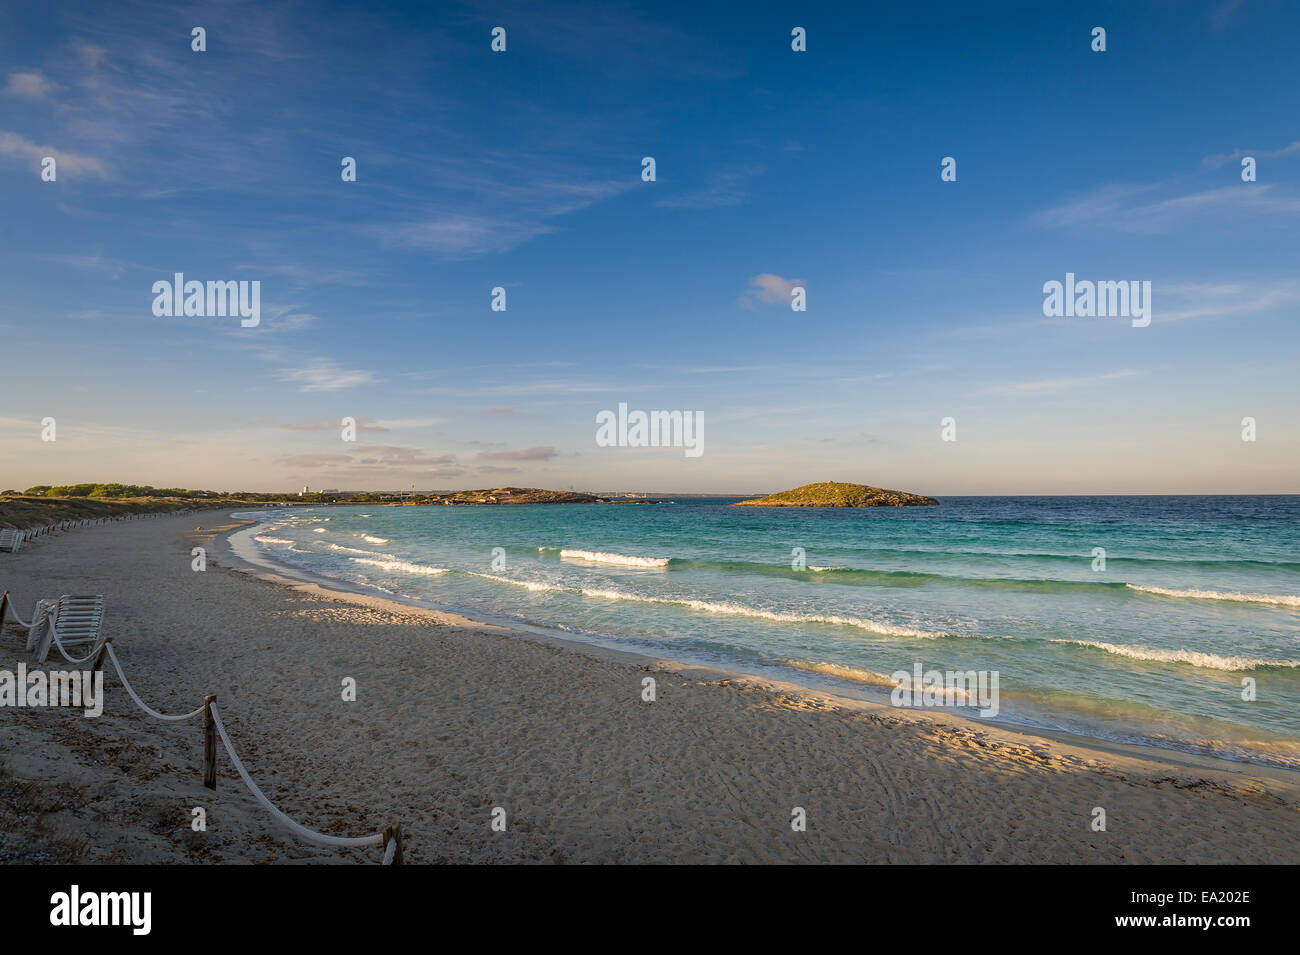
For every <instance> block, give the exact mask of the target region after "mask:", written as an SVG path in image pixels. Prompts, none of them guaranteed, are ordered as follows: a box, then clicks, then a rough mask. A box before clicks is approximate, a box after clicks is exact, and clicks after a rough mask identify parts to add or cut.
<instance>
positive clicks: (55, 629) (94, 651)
mask: <svg viewBox="0 0 1300 955" xmlns="http://www.w3.org/2000/svg"><path fill="white" fill-rule="evenodd" d="M46 626H48V627H49V628H50V636H52V637H53V638H54V645H55V646H56V647H58V648H59V652H60V653H61V654H63V659H65V660H67V661H68V662H69V663H71V664H73V665H74V666H75V665H76V664H80V663H88V662H89V661H90V660H92V659H94V657H95V655H96V654H97V653H99V648H100V647H101V646H103V645H104V644H105V643H106V642H107V641H104V640H96V641H95V645H94V646H93V647H92V648H91V650H90V652H89V653H87V654H86V655H85V656H84V657H78V658H76V659H73V658H72V657H70V656H68V651H67V650H65V649H64V648H63V641H62V640H60V639H59V628H58V626H57V625H56V624H55V623H47V624H46Z"/></svg>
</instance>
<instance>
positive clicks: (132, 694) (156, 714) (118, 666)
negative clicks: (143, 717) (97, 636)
mask: <svg viewBox="0 0 1300 955" xmlns="http://www.w3.org/2000/svg"><path fill="white" fill-rule="evenodd" d="M105 646H106V647H107V648H108V658H109V659H110V660H112V661H113V669H115V670H116V671H117V678H118V679H119V680H121V681H122V686H123V687H125V688H126V692H127V693H128V694H129V695H130V697H131V699H133V700H135V705H136V706H138V707H140V709H142V710H144V711H145V712H146V713H148V714H149V715H150V716H152V717H153V718H154V719H158V720H168V721H174V720H188V719H189V718H190V717H191V716H198V715H199V714H200V713H202V712H203V707H201V706H200V707H199V708H198V709H197V710H195V711H194V712H193V713H185V714H183V715H179V716H168V715H167V714H166V713H159V712H158V711H157V710H155V709H154V708H153V707H151V706H150V705H149V704H148V703H146V702H145V701H144V700H142V699H140V697H138V696H136V695H135V690H133V689H131V684H130V683H128V682H127V679H126V674H125V673H123V672H122V664H121V663H119V662H118V659H117V654H116V653H114V652H113V644H112V642H111V641H110V642H108V643H106V644H105Z"/></svg>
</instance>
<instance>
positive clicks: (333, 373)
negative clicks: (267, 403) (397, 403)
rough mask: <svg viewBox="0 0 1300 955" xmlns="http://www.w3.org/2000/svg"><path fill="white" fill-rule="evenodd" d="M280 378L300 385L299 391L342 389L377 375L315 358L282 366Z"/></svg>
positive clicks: (359, 383)
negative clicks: (296, 366)
mask: <svg viewBox="0 0 1300 955" xmlns="http://www.w3.org/2000/svg"><path fill="white" fill-rule="evenodd" d="M280 380H281V381H287V382H290V383H293V384H296V385H298V390H299V391H342V390H344V389H346V388H355V387H356V386H357V385H364V384H368V383H370V382H372V381H374V380H375V376H374V375H373V374H372V373H370V372H368V371H362V370H360V369H347V368H342V367H340V366H339V364H338V362H336V361H333V360H332V359H329V358H313V359H311V360H310V361H308V362H307V364H305V365H303V366H302V367H299V368H282V369H281V370H280Z"/></svg>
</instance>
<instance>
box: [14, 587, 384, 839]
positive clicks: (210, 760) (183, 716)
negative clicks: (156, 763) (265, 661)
mask: <svg viewBox="0 0 1300 955" xmlns="http://www.w3.org/2000/svg"><path fill="white" fill-rule="evenodd" d="M6 615H8V616H12V617H13V618H14V619H15V620H17V621H18V623H19V624H20V625H22V626H24V627H27V628H28V629H29V630H30V629H31V625H30V624H24V623H23V621H22V620H21V618H19V616H18V614H17V613H16V612H15V611H14V609H13V601H12V600H10V599H9V591H7V590H6V591H5V592H4V594H3V595H2V596H0V626H3V624H4V618H5V616H6ZM47 625H49V626H50V632H51V635H52V636H53V637H54V644H55V646H56V647H58V650H59V653H61V654H62V655H63V658H64V659H65V660H67V661H68V662H69V663H72V664H80V663H86V662H87V661H89V660H91V659H92V658H94V657H97V656H98V657H99V658H100V659H98V660H96V663H95V669H99V668H100V666H101V664H102V658H103V657H104V656H107V657H108V660H109V662H111V663H112V664H113V669H114V670H115V671H117V678H118V679H119V680H121V681H122V688H123V689H125V690H126V692H127V695H128V696H129V697H131V699H132V700H133V701H134V702H135V705H136V706H138V707H140V709H142V710H143V711H144V712H145V713H147V714H148V715H149V716H152V717H153V718H154V719H158V720H165V721H167V722H177V721H179V720H188V719H192V718H193V717H195V716H198V715H199V714H200V713H203V712H204V711H205V710H206V711H207V713H208V718H209V719H210V720H211V723H210V726H211V727H213V728H215V729H216V731H217V733H218V734H219V735H220V737H221V742H222V744H223V745H224V746H225V747H226V753H227V755H229V756H230V762H231V763H232V764H233V765H234V767H235V770H236V771H237V772H238V773H239V778H240V779H242V780H243V781H244V785H245V786H247V787H248V791H249V792H251V793H252V794H253V796H254V798H256V799H257V801H258V802H260V803H261V804H262V805H263V807H265V808H266V810H267V811H268V812H270V813H271V815H272V816H274V817H275V818H276V819H278V820H279V821H280V822H281V823H283V824H284V825H285V826H286V827H287V828H288V829H289V830H290V831H291V832H293V833H294V834H296V835H298V836H300V837H301V838H303V839H306V840H308V841H309V842H315V843H318V844H320V845H325V846H335V847H338V848H343V849H354V848H361V847H364V846H378V845H382V846H383V847H384V858H383V865H394V864H396V865H400V864H401V863H402V834H401V827H400V826H389V827H387V828H386V829H384V830H383V831H382V832H376V833H374V834H373V835H369V836H356V837H343V836H330V835H326V834H325V833H323V832H317V831H316V830H314V829H308V828H307V827H306V826H304V825H302V824H301V823H298V822H295V821H294V820H293V819H290V818H289V817H288V816H287V815H285V814H284V813H283V812H281V811H280V810H279V809H277V808H276V806H275V804H274V803H272V802H271V800H270V799H268V798H267V796H266V794H265V793H264V792H262V790H261V789H260V788H259V787H258V785H257V783H255V782H253V777H251V776H250V775H249V774H248V770H247V769H246V768H245V766H244V762H243V760H241V759H240V758H239V754H238V753H236V752H235V746H234V744H233V743H232V742H231V741H230V735H229V734H228V733H227V732H226V727H225V725H224V724H223V723H222V722H221V713H220V712H219V711H218V710H217V704H216V699H215V697H208V698H207V699H206V700H205V701H204V705H203V706H200V707H199V708H198V709H196V710H193V711H192V712H189V713H177V714H168V713H159V712H158V711H157V710H155V709H154V708H153V707H151V706H150V705H149V704H148V703H146V702H145V701H144V700H142V699H140V696H139V694H138V693H136V692H135V688H134V687H132V686H131V682H130V681H129V680H128V679H127V678H126V673H125V672H123V670H122V661H121V660H119V659H118V658H117V653H116V652H115V651H114V650H113V642H112V641H111V640H108V639H101V640H99V641H97V642H96V643H95V646H94V648H93V649H92V650H91V651H90V653H89V654H88V655H87V656H85V657H81V658H74V657H72V656H70V655H69V654H68V651H67V650H66V649H65V648H64V646H63V643H62V641H61V640H60V639H59V633H58V630H57V629H56V627H55V626H54V625H52V624H47ZM206 733H207V730H206V729H205V735H206ZM205 749H207V747H206V746H205ZM209 753H211V755H209ZM214 756H215V753H213V752H211V751H210V750H209V751H208V752H205V758H204V761H205V763H206V764H208V765H206V766H205V777H206V776H207V775H208V774H209V773H211V781H210V782H209V781H208V780H207V779H206V778H205V784H207V785H210V786H211V787H212V788H214V789H215V788H216V775H215V762H214Z"/></svg>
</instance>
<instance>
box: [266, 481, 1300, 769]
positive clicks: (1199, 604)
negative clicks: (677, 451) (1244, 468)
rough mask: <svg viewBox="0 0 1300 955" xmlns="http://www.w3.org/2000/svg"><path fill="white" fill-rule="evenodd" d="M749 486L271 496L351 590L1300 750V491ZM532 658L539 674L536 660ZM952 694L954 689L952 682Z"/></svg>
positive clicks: (1283, 762)
mask: <svg viewBox="0 0 1300 955" xmlns="http://www.w3.org/2000/svg"><path fill="white" fill-rule="evenodd" d="M735 500H739V498H691V497H683V498H679V499H668V500H663V501H660V502H655V503H629V504H563V505H536V506H516V505H509V506H495V507H494V506H465V507H445V506H432V507H420V506H401V507H393V506H383V505H334V506H320V507H310V506H301V507H291V508H283V509H276V510H263V511H252V512H246V513H244V514H243V515H242V516H244V517H247V518H251V519H253V520H255V521H256V522H257V524H256V525H255V526H253V527H251V528H249V529H248V530H246V531H243V532H241V535H240V536H241V537H242V538H243V542H242V543H243V545H244V546H246V547H251V548H254V549H255V550H256V553H257V556H258V559H259V560H262V561H264V562H266V563H270V564H273V565H277V566H282V567H286V568H289V569H292V570H294V571H296V572H297V573H299V574H301V575H306V576H308V577H311V578H315V579H318V580H321V581H323V582H326V583H331V582H332V583H334V584H335V585H337V586H341V587H344V588H347V589H353V590H362V591H369V592H372V593H376V594H379V595H383V596H386V597H389V598H390V599H395V600H398V601H402V602H406V603H411V604H417V605H422V606H429V607H435V608H439V609H446V610H453V611H456V612H459V613H462V614H465V615H467V616H470V617H473V618H475V619H479V620H484V621H490V622H496V623H502V622H504V623H508V624H512V625H514V626H517V627H522V628H525V629H533V630H541V631H544V632H547V633H551V634H553V635H557V636H561V637H564V638H566V639H569V640H574V641H580V642H585V643H590V644H595V645H599V646H603V647H611V648H615V649H621V650H628V651H632V652H637V653H644V654H648V655H651V656H653V657H656V658H660V659H670V660H679V661H684V662H690V663H703V664H709V665H713V666H717V667H719V668H721V669H727V670H732V671H735V672H738V673H747V674H754V675H759V676H763V677H767V678H770V679H776V680H781V681H785V682H790V683H796V684H801V685H804V686H807V687H810V688H813V689H817V690H822V691H828V692H833V693H837V694H840V695H846V696H854V697H859V698H865V699H869V700H874V701H877V702H885V703H892V704H899V703H900V699H899V694H898V692H897V689H896V688H897V687H898V686H900V685H906V681H903V680H902V677H901V676H900V674H901V673H908V674H912V675H913V676H912V680H913V681H914V680H915V674H917V673H918V672H921V673H930V672H935V673H939V674H947V673H949V672H951V673H957V674H962V673H970V672H972V671H974V672H975V673H984V674H996V677H997V680H996V683H997V694H998V700H997V704H998V705H997V707H996V713H995V714H991V713H990V710H991V708H990V707H987V706H984V707H981V706H980V705H979V702H980V701H979V700H977V699H976V698H975V697H974V695H973V694H968V695H966V696H964V697H963V695H962V693H961V692H960V690H958V691H957V692H955V693H947V694H942V695H936V696H931V697H929V698H928V699H923V698H922V697H921V694H919V693H918V694H917V695H916V696H915V697H910V696H904V697H903V698H902V700H901V703H902V705H916V706H927V705H929V706H935V705H942V706H944V707H945V708H947V709H949V710H950V711H951V712H953V713H956V714H958V715H961V716H969V717H970V718H971V719H974V720H985V721H989V722H996V723H998V724H999V725H1003V726H1007V725H1010V726H1013V727H1014V726H1019V727H1021V728H1033V729H1038V730H1047V731H1055V732H1060V733H1068V734H1075V735H1080V736H1085V737H1091V738H1095V739H1101V740H1109V741H1113V742H1119V743H1128V744H1137V745H1145V746H1157V747H1165V748H1170V749H1176V750H1181V751H1184V752H1190V753H1199V754H1203V755H1208V756H1215V757H1220V758H1225V759H1230V760H1239V761H1244V762H1249V763H1256V764H1263V765H1269V766H1274V767H1281V768H1288V769H1300V496H1291V495H1287V496H1138V497H1119V496H1104V497H946V498H940V499H939V500H940V505H939V506H937V507H933V506H932V507H881V508H861V509H841V508H748V507H746V508H737V507H731V506H729V505H730V504H731V503H732V502H733V501H735ZM521 676H522V675H521ZM940 701H941V702H940Z"/></svg>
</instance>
